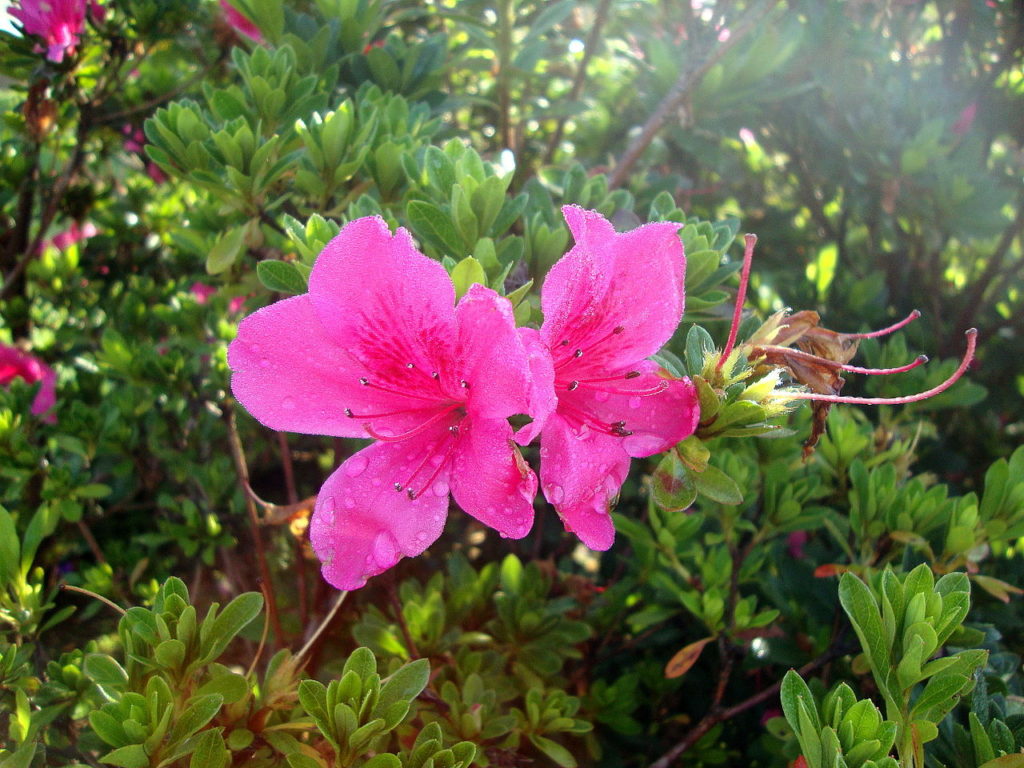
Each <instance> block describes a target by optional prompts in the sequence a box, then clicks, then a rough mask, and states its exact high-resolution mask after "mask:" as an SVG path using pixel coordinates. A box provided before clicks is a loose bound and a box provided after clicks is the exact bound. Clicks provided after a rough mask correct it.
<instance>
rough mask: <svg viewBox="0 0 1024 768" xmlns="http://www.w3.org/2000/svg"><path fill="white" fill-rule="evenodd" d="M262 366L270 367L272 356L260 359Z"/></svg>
mask: <svg viewBox="0 0 1024 768" xmlns="http://www.w3.org/2000/svg"><path fill="white" fill-rule="evenodd" d="M260 367H261V368H269V367H270V358H269V357H264V358H263V359H262V360H260Z"/></svg>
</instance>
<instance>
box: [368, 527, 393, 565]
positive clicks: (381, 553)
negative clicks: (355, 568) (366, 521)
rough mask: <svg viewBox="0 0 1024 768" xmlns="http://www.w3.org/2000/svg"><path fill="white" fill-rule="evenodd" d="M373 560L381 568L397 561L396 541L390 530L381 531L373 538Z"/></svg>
mask: <svg viewBox="0 0 1024 768" xmlns="http://www.w3.org/2000/svg"><path fill="white" fill-rule="evenodd" d="M371 554H372V555H373V560H374V562H376V564H377V566H378V567H379V568H381V569H384V568H390V567H391V566H392V565H394V564H395V563H397V562H398V542H397V541H395V537H394V536H392V535H391V533H390V531H381V532H380V533H378V534H377V538H375V539H374V540H373V550H372V552H371Z"/></svg>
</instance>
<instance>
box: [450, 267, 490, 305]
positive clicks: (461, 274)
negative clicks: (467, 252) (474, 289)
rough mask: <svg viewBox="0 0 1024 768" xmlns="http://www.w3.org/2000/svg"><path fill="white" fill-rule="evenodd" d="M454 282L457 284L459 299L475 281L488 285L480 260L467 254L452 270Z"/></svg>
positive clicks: (456, 289) (456, 294)
mask: <svg viewBox="0 0 1024 768" xmlns="http://www.w3.org/2000/svg"><path fill="white" fill-rule="evenodd" d="M452 283H454V285H455V298H456V300H458V299H461V298H462V297H463V296H465V295H466V292H467V291H468V290H469V287H470V286H471V285H473V283H479V284H480V285H486V284H487V275H485V274H484V268H483V266H481V264H480V262H479V261H477V260H476V259H474V258H473V257H472V256H467V257H466V258H464V259H463V260H462V261H460V262H459V263H458V264H456V265H455V268H454V269H453V270H452Z"/></svg>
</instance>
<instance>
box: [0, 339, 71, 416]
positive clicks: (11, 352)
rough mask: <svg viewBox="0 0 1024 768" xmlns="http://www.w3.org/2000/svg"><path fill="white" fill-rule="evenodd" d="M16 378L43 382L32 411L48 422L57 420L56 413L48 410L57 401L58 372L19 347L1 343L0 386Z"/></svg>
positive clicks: (30, 381)
mask: <svg viewBox="0 0 1024 768" xmlns="http://www.w3.org/2000/svg"><path fill="white" fill-rule="evenodd" d="M14 379H24V380H25V381H27V382H28V383H29V384H35V383H36V382H42V385H41V386H40V387H39V391H38V392H37V393H36V396H35V399H34V400H33V401H32V413H33V414H34V415H36V416H42V418H43V421H45V422H47V423H48V424H53V423H54V422H56V421H57V417H56V415H54V414H53V413H48V411H50V409H51V408H53V406H54V404H55V403H56V402H57V374H55V373H54V371H53V369H52V368H51V367H50V366H48V365H47V364H46V363H44V362H43V361H41V360H39V359H38V358H36V357H33V356H32V355H29V354H27V353H25V352H22V351H21V350H20V349H18V348H17V347H9V346H7V345H6V344H0V387H6V386H7V385H8V384H10V383H11V381H13V380H14Z"/></svg>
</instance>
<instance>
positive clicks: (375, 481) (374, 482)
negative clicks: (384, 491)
mask: <svg viewBox="0 0 1024 768" xmlns="http://www.w3.org/2000/svg"><path fill="white" fill-rule="evenodd" d="M370 482H371V484H372V485H373V487H374V488H380V478H379V477H375V478H373V480H371V481H370Z"/></svg>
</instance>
